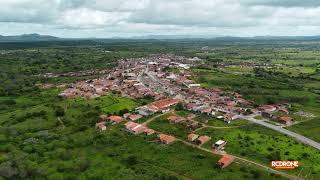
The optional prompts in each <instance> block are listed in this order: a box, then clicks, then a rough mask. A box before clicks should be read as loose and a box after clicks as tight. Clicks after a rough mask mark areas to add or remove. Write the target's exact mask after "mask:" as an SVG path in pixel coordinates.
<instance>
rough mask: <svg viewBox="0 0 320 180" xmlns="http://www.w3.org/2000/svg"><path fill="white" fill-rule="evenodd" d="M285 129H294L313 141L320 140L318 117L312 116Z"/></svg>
mask: <svg viewBox="0 0 320 180" xmlns="http://www.w3.org/2000/svg"><path fill="white" fill-rule="evenodd" d="M287 129H289V130H292V131H295V132H297V133H299V134H302V135H304V136H306V137H309V138H311V139H313V140H315V141H318V142H320V133H319V132H320V119H319V118H314V119H312V120H308V121H305V122H301V123H299V124H296V125H293V126H290V127H287Z"/></svg>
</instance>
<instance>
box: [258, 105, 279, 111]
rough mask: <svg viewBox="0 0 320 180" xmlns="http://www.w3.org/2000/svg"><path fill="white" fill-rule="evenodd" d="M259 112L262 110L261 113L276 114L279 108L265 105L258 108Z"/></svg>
mask: <svg viewBox="0 0 320 180" xmlns="http://www.w3.org/2000/svg"><path fill="white" fill-rule="evenodd" d="M258 110H260V111H261V112H269V113H270V112H274V111H275V110H277V108H276V107H275V106H272V105H263V106H260V107H258Z"/></svg>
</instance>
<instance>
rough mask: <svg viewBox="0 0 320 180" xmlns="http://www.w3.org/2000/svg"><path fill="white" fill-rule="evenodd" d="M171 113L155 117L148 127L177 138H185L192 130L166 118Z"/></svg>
mask: <svg viewBox="0 0 320 180" xmlns="http://www.w3.org/2000/svg"><path fill="white" fill-rule="evenodd" d="M170 115H171V114H167V115H163V116H161V117H159V118H156V119H155V120H153V121H152V122H151V123H149V124H148V127H150V128H151V129H154V130H156V131H159V132H162V133H164V134H169V135H172V136H175V137H178V138H182V139H187V135H188V134H190V133H191V132H192V131H191V130H189V129H187V128H186V127H185V126H183V125H181V124H171V123H170V122H169V120H167V118H168V117H169V116H170Z"/></svg>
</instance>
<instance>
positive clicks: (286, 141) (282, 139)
mask: <svg viewBox="0 0 320 180" xmlns="http://www.w3.org/2000/svg"><path fill="white" fill-rule="evenodd" d="M197 133H199V134H206V135H209V136H210V137H211V138H212V139H211V141H210V143H206V144H205V147H207V148H211V145H212V144H213V143H214V142H216V141H217V140H219V139H222V140H225V141H227V145H226V149H225V150H226V152H228V153H231V154H235V155H238V156H242V157H246V158H248V159H251V160H254V161H257V162H260V163H263V164H265V165H269V164H270V162H271V161H272V160H298V161H299V162H301V166H300V167H299V168H298V169H295V170H292V171H289V173H294V174H298V173H299V172H300V170H301V169H302V168H303V172H302V173H303V174H304V175H306V174H308V173H309V171H311V174H312V178H314V179H318V178H319V177H320V174H319V172H320V165H319V164H320V152H319V151H318V150H316V149H313V148H311V147H307V146H305V145H303V144H300V143H298V142H296V141H295V140H293V139H291V138H289V137H287V136H284V135H282V134H280V133H277V132H275V131H272V130H269V129H266V128H264V127H261V126H258V125H253V124H251V125H247V126H245V127H240V128H233V129H209V128H207V129H202V130H200V131H199V132H197Z"/></svg>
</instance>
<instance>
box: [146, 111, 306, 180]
mask: <svg viewBox="0 0 320 180" xmlns="http://www.w3.org/2000/svg"><path fill="white" fill-rule="evenodd" d="M172 112H173V110H171V111H168V112H166V113H165V114H169V113H172ZM165 114H159V115H157V116H155V117H152V118H151V119H149V120H147V121H146V122H144V123H143V125H144V126H147V124H148V123H150V122H152V121H153V120H155V119H157V118H158V117H160V116H163V115H165ZM212 127H213V128H215V127H214V126H204V127H202V129H203V128H212ZM223 128H225V127H223ZM227 128H231V127H227ZM232 128H234V127H232ZM199 129H200V128H199ZM199 129H197V130H199ZM155 132H156V133H158V134H161V133H162V132H159V131H156V130H155ZM175 138H176V140H177V141H180V142H182V143H184V144H186V145H188V146H191V147H194V148H197V149H199V150H202V151H205V152H208V153H211V154H214V155H224V153H220V152H216V151H212V150H209V149H206V148H203V147H201V146H199V145H196V144H193V143H190V142H187V141H185V140H183V139H179V138H177V137H175ZM232 156H233V157H234V158H235V159H236V160H238V161H242V162H245V163H250V164H253V165H255V166H258V167H259V168H261V169H264V170H266V171H268V172H270V173H274V174H277V175H280V176H283V177H286V178H288V179H294V180H296V179H301V178H298V177H297V176H294V175H290V174H287V173H284V172H281V171H278V170H276V169H273V168H270V167H268V166H265V165H262V164H259V163H257V162H254V161H251V160H248V159H245V158H242V157H238V156H234V155H232Z"/></svg>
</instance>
